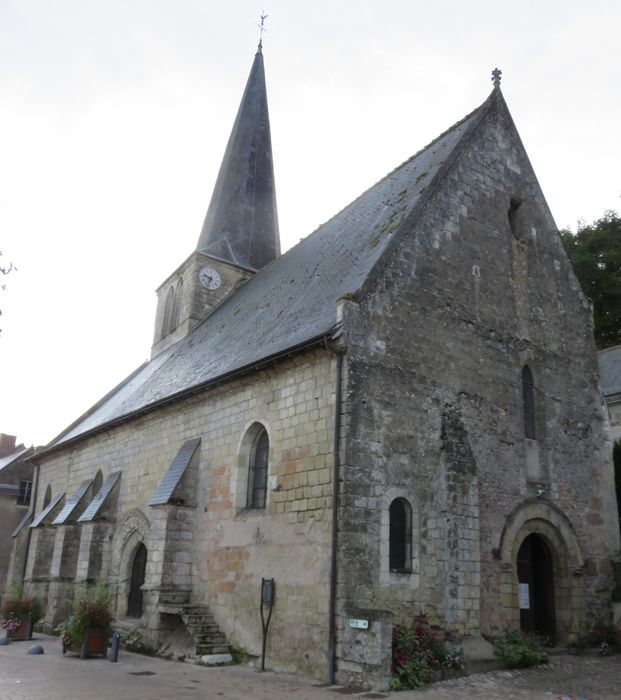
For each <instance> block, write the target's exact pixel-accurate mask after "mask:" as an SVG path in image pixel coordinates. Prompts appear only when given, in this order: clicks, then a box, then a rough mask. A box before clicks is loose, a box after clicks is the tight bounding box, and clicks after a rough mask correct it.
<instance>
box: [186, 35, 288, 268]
mask: <svg viewBox="0 0 621 700" xmlns="http://www.w3.org/2000/svg"><path fill="white" fill-rule="evenodd" d="M196 250H197V252H199V253H203V254H204V255H209V256H211V257H214V258H218V259H220V260H224V261H226V262H231V263H234V264H236V265H239V266H241V267H246V268H251V269H253V270H259V269H260V268H262V267H264V266H265V265H267V264H268V263H269V262H271V261H272V260H274V258H276V257H278V256H279V255H280V238H279V235H278V213H277V211H276V189H275V185H274V168H273V164H272V141H271V136H270V121H269V114H268V110H267V92H266V89H265V71H264V67H263V54H262V51H261V44H259V47H258V49H257V53H256V55H255V57H254V62H253V64H252V68H251V70H250V75H249V77H248V82H247V83H246V89H245V90H244V95H243V97H242V100H241V104H240V105H239V110H238V112H237V117H236V119H235V123H234V125H233V130H232V132H231V135H230V137H229V142H228V145H227V147H226V151H225V153H224V158H223V160H222V165H221V166H220V172H219V173H218V179H217V180H216V186H215V188H214V191H213V195H212V196H211V202H210V204H209V209H208V210H207V216H206V217H205V222H204V223H203V228H202V230H201V234H200V237H199V240H198V245H197V247H196Z"/></svg>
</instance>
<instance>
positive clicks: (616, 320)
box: [561, 211, 621, 350]
mask: <svg viewBox="0 0 621 700" xmlns="http://www.w3.org/2000/svg"><path fill="white" fill-rule="evenodd" d="M561 238H562V240H563V244H564V245H565V250H566V251H567V254H568V255H569V259H570V260H571V263H572V265H573V267H574V270H575V272H576V276H577V277H578V280H579V281H580V285H581V287H582V291H583V292H584V293H585V294H586V296H587V297H588V298H589V299H590V300H591V301H592V302H593V320H594V326H595V329H594V331H595V342H596V344H597V347H598V348H599V349H600V350H601V349H603V348H608V347H611V346H612V345H618V344H619V343H621V218H620V217H619V215H618V214H617V212H615V211H607V212H605V213H604V216H602V218H601V219H598V220H597V221H594V222H593V223H592V224H591V225H590V226H587V225H585V224H581V225H579V226H578V231H577V232H576V233H572V232H571V231H561Z"/></svg>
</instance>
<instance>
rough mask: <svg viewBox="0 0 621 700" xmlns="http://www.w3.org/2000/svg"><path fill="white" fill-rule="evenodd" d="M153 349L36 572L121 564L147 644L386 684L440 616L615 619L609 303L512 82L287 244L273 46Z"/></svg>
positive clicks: (489, 620) (173, 281)
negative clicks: (561, 224)
mask: <svg viewBox="0 0 621 700" xmlns="http://www.w3.org/2000/svg"><path fill="white" fill-rule="evenodd" d="M157 294H158V306H157V313H156V319H155V337H154V340H153V349H152V355H151V359H150V361H149V362H147V363H145V364H144V365H143V366H141V367H139V368H138V369H137V370H136V371H135V372H134V373H133V374H131V375H130V376H129V377H127V378H126V379H125V380H124V381H123V382H121V383H120V384H119V385H118V386H117V387H116V388H114V389H113V390H112V391H111V392H110V393H109V394H108V395H106V396H105V397H103V398H102V399H101V401H99V402H98V403H97V404H96V405H95V406H93V407H92V408H91V409H90V410H89V411H88V412H87V413H86V414H84V415H83V416H81V417H80V418H79V419H78V420H77V421H75V423H73V424H72V425H71V426H70V427H69V428H67V430H65V431H64V432H63V433H62V434H61V435H60V436H59V437H57V438H56V439H55V440H54V441H53V442H52V443H51V444H50V445H48V446H47V447H46V448H44V449H43V450H41V451H39V452H38V454H37V455H36V456H35V457H34V458H33V460H34V462H35V463H36V464H37V465H38V470H39V480H38V489H37V493H36V505H35V509H34V514H33V518H32V520H31V522H30V523H28V524H27V526H24V527H23V528H22V530H21V531H20V532H18V533H15V538H14V540H15V546H19V542H20V541H21V539H23V538H26V537H30V544H29V548H28V559H27V565H26V568H25V571H26V574H25V588H26V590H27V591H28V592H30V593H31V594H33V595H37V596H39V597H40V598H41V599H42V600H43V601H44V602H45V603H46V618H45V619H46V621H47V622H48V623H49V624H54V623H56V622H58V621H60V620H62V619H63V618H64V617H65V615H66V613H67V610H68V608H69V606H70V604H71V600H72V597H73V593H74V587H75V586H76V584H80V585H83V586H84V585H86V586H94V585H95V582H96V581H97V580H98V579H104V580H105V581H106V582H107V583H108V584H109V588H110V591H111V592H112V595H113V601H114V605H115V614H116V616H117V617H118V618H119V619H121V618H132V619H134V620H135V622H136V624H137V626H138V629H139V630H140V632H141V634H142V635H143V637H144V638H145V639H146V640H148V641H149V642H150V643H151V644H154V645H155V644H162V643H164V642H165V640H166V639H167V638H169V636H170V635H171V634H176V633H178V632H179V630H185V631H186V632H187V634H188V636H189V637H192V638H193V643H194V644H195V646H196V652H197V653H202V654H204V653H208V652H217V651H219V650H222V649H226V648H227V645H231V646H234V647H238V648H242V649H244V650H246V651H247V652H248V653H250V654H251V655H259V654H260V652H261V639H262V636H261V620H260V615H259V604H260V591H261V582H262V579H263V578H266V579H274V587H275V594H274V599H273V603H274V605H273V615H272V619H271V623H270V628H269V635H268V639H267V664H268V666H269V667H271V668H280V669H290V670H296V671H298V672H302V673H306V674H310V675H312V676H315V677H317V678H320V679H323V680H328V681H333V680H337V681H338V682H341V683H349V684H355V685H359V686H366V687H373V686H375V687H384V686H385V684H386V680H387V678H388V677H389V674H390V645H391V633H392V626H393V624H394V623H396V622H404V621H408V620H410V619H411V618H412V617H413V616H414V615H415V614H417V613H418V612H419V611H421V610H422V611H424V612H425V613H426V614H427V615H428V616H429V618H430V620H431V622H432V623H433V624H434V625H437V626H438V627H439V628H441V629H443V630H445V631H446V632H448V633H449V634H450V635H451V638H452V640H453V642H454V644H455V645H457V646H462V647H463V649H464V651H465V653H466V655H467V656H468V655H469V654H471V653H475V652H476V650H478V651H479V652H480V650H481V649H484V648H486V646H485V645H486V643H485V642H484V641H483V636H485V637H493V636H494V635H498V634H500V633H502V632H503V631H504V630H506V629H507V628H519V627H521V628H522V629H524V630H526V631H530V632H534V633H536V634H538V635H541V636H543V637H546V638H547V639H548V640H549V641H550V643H552V644H566V643H568V642H569V641H571V640H575V639H577V638H578V637H579V636H580V635H583V634H585V633H586V632H587V631H588V630H589V629H590V628H591V627H593V626H594V625H596V624H598V623H601V622H602V621H608V620H609V617H610V591H611V589H612V587H613V581H612V576H611V568H610V560H611V558H612V557H613V556H614V555H616V554H618V553H619V547H620V543H619V533H618V530H617V527H616V517H617V515H616V514H617V504H616V500H615V491H614V483H613V471H612V464H611V457H610V445H609V444H607V440H608V423H607V418H606V414H605V411H604V408H603V406H602V399H601V396H600V392H599V389H598V370H597V359H596V353H595V347H594V343H593V339H592V333H591V308H590V304H589V302H588V301H587V299H586V298H585V297H584V295H583V294H582V292H581V290H580V287H579V285H578V282H577V280H576V277H575V275H574V273H573V271H572V268H571V265H570V263H569V261H568V259H567V257H566V255H565V252H564V250H563V246H562V244H561V240H560V238H559V236H558V233H557V229H556V226H555V224H554V221H553V219H552V216H551V214H550V212H549V210H548V207H547V205H546V202H545V199H544V197H543V194H542V192H541V190H540V188H539V185H538V183H537V179H536V177H535V175H534V173H533V170H532V167H531V165H530V162H529V160H528V157H527V155H526V152H525V150H524V147H523V145H522V142H521V140H520V137H519V136H518V133H517V131H516V128H515V125H514V123H513V120H512V118H511V115H510V113H509V111H508V109H507V105H506V103H505V100H504V98H503V95H502V92H501V89H500V79H499V76H498V74H497V72H496V76H495V81H494V87H493V90H492V92H491V94H490V95H489V97H488V98H487V99H486V100H485V101H484V102H483V104H481V105H480V106H479V107H478V108H476V109H475V110H474V111H473V112H471V113H470V114H468V115H467V116H466V117H464V118H463V119H461V121H459V122H457V123H456V124H454V125H453V126H452V127H450V128H449V129H448V130H447V131H444V132H443V133H442V134H441V135H440V136H438V138H437V139H436V140H434V141H433V142H432V143H430V144H429V145H428V146H426V147H425V148H423V149H422V150H421V151H419V152H418V153H417V154H416V155H414V156H413V157H411V158H409V159H408V160H406V161H405V162H404V163H403V164H401V165H399V166H398V167H397V168H396V169H395V170H393V171H392V172H391V173H389V174H388V175H386V176H385V177H384V178H383V179H381V180H379V181H378V182H377V183H376V184H374V185H373V186H371V187H370V188H369V189H368V190H367V191H366V192H364V193H363V194H362V195H361V196H360V197H359V198H358V199H356V200H355V201H353V202H352V203H351V204H349V205H348V206H346V207H345V208H344V209H343V210H342V211H341V212H339V213H338V214H337V215H336V216H334V218H332V219H330V220H329V221H328V222H327V223H325V224H323V225H322V226H320V227H319V228H318V229H317V230H316V231H315V232H314V233H312V234H311V235H309V236H308V237H307V238H305V239H304V240H302V241H301V242H300V243H299V244H298V245H296V246H295V247H294V248H292V249H291V250H289V251H288V252H287V253H285V254H283V255H281V254H280V243H279V232H278V217H277V209H276V197H275V185H274V175H273V167H272V150H271V140H270V124H269V118H268V109H267V99H266V89H265V77H264V66H263V56H262V52H261V48H260V47H259V51H258V52H257V54H256V56H255V58H254V62H253V65H252V69H251V72H250V76H249V79H248V83H247V85H246V89H245V92H244V94H243V98H242V101H241V105H240V108H239V112H238V114H237V118H236V121H235V124H234V126H233V130H232V133H231V137H230V140H229V143H228V146H227V148H226V152H225V154H224V158H223V162H222V165H221V169H220V173H219V175H218V179H217V182H216V185H215V189H214V193H213V197H212V199H211V203H210V204H209V208H208V211H207V216H206V218H205V222H204V224H203V227H202V230H201V232H200V236H199V238H198V244H197V247H196V250H194V251H192V252H191V253H190V255H189V256H188V258H187V259H186V260H185V261H183V262H182V263H181V265H179V267H177V268H176V269H175V270H173V271H171V274H170V276H169V277H168V278H167V279H166V280H164V282H163V284H162V285H161V286H160V288H159V289H158V291H157Z"/></svg>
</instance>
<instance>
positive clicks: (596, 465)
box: [338, 106, 619, 684]
mask: <svg viewBox="0 0 621 700" xmlns="http://www.w3.org/2000/svg"><path fill="white" fill-rule="evenodd" d="M412 184H413V186H414V183H412ZM518 204H519V206H518ZM510 210H512V213H511V216H510V215H509V212H510ZM344 318H345V326H344V328H345V332H344V336H345V341H344V342H345V344H346V346H347V347H348V352H347V355H346V364H347V376H348V387H349V389H348V395H347V399H346V415H347V418H346V429H345V430H346V434H347V436H348V437H347V444H346V454H345V463H344V465H343V468H342V476H343V485H342V509H341V514H340V522H341V523H342V526H341V528H342V529H341V532H340V535H339V538H340V546H341V549H340V565H339V581H340V587H339V603H340V608H339V610H340V614H341V615H342V620H341V623H340V628H341V630H343V629H344V627H345V626H346V621H347V618H348V616H349V615H350V612H349V611H350V609H355V608H358V609H365V608H369V609H372V610H375V611H378V612H382V614H383V615H384V616H385V618H387V617H388V616H389V615H390V614H393V615H394V618H395V620H396V621H397V622H404V621H408V620H411V618H412V617H413V616H414V615H415V614H416V613H417V612H419V611H420V610H423V611H424V612H426V613H427V614H428V615H429V617H430V620H431V622H432V623H434V624H437V625H439V626H440V627H442V628H443V629H444V630H446V631H448V632H449V633H450V634H452V635H453V636H455V637H457V638H461V639H467V638H468V637H472V636H476V635H478V633H479V631H482V632H483V633H485V634H489V635H494V634H499V633H500V632H501V631H502V630H504V629H505V628H506V627H509V626H515V625H516V624H517V623H516V617H515V614H516V612H517V614H518V617H517V620H518V621H519V609H518V600H517V572H516V556H517V549H516V548H517V547H519V544H520V542H521V541H522V540H523V539H524V537H525V536H526V534H528V533H529V532H539V533H541V535H542V537H543V538H544V539H545V540H546V542H548V543H549V545H550V547H551V548H552V549H553V548H554V545H555V544H557V545H558V547H559V549H560V551H558V552H557V553H556V554H557V555H558V559H557V561H559V562H560V561H561V560H562V563H559V564H558V566H559V567H560V569H559V571H558V578H559V586H560V587H559V589H558V590H557V591H556V593H557V594H558V598H559V602H558V605H559V610H558V614H557V617H558V618H559V619H561V621H562V624H561V625H559V630H558V632H559V636H563V635H564V639H565V641H567V640H568V638H569V637H570V636H571V634H574V635H575V634H577V633H578V632H584V631H586V629H587V627H588V626H589V625H591V624H596V623H597V621H599V620H603V619H606V617H607V615H608V613H609V592H610V585H611V580H610V569H609V564H608V559H609V557H610V556H611V555H612V554H613V553H614V552H615V551H618V549H619V537H618V532H617V530H616V526H615V523H614V512H615V503H614V486H613V481H612V465H611V459H610V449H609V447H610V446H609V445H608V444H607V437H606V418H605V413H604V411H603V409H602V402H601V398H600V396H599V392H598V386H597V363H596V355H595V348H594V344H593V339H592V333H591V312H590V307H589V304H588V302H587V301H586V300H585V298H584V297H583V295H582V293H581V292H580V290H579V286H578V283H577V281H576V278H575V276H574V274H573V271H572V270H571V267H570V264H569V262H568V260H567V257H566V255H565V252H564V250H563V247H562V244H561V241H560V238H559V236H558V234H557V232H556V228H555V225H554V222H553V221H552V218H551V216H550V214H549V212H548V209H547V206H546V203H545V201H544V199H543V196H542V195H541V192H540V190H539V187H538V184H537V181H536V179H535V176H534V175H533V173H532V169H531V166H530V164H529V162H528V160H527V157H526V155H525V153H524V151H523V148H522V145H521V143H520V141H519V137H518V136H517V133H516V132H515V130H514V127H513V124H512V122H511V118H510V116H509V115H508V112H506V110H505V109H504V108H503V107H501V106H499V107H497V108H496V109H494V110H492V111H491V113H490V114H488V115H487V117H486V121H485V123H483V124H481V125H480V127H479V128H478V130H477V132H476V135H475V136H474V137H473V138H471V140H470V142H469V143H467V144H466V145H465V147H464V148H463V150H462V151H461V152H460V153H458V154H457V156H456V161H455V162H453V163H452V167H451V169H450V171H449V172H448V173H447V176H446V177H445V178H444V180H443V181H442V183H441V184H440V186H439V187H438V188H437V190H434V192H433V194H432V195H431V197H430V198H429V200H428V201H427V202H426V203H425V204H424V206H423V207H422V208H421V210H420V211H419V212H417V213H415V214H414V215H413V216H412V217H410V219H409V220H406V221H405V222H404V223H403V224H402V230H401V231H400V238H399V243H398V244H397V245H396V246H395V247H394V249H393V251H392V255H391V256H389V257H388V259H387V263H386V264H385V265H384V266H382V267H381V268H378V270H376V273H375V277H374V279H373V280H372V281H371V283H370V284H369V285H368V287H367V289H366V290H365V292H364V293H363V295H362V297H361V298H359V299H358V301H344ZM525 364H528V366H529V367H530V369H531V371H532V374H533V376H534V383H535V402H536V428H537V439H536V440H526V439H525V437H524V424H523V414H522V409H523V402H522V384H521V371H522V367H523V366H524V365H525ZM395 498H404V499H406V500H407V501H408V502H409V503H410V505H411V508H412V532H413V535H414V537H416V538H417V541H415V542H414V543H413V544H414V546H413V548H412V554H411V572H410V573H395V572H391V571H389V570H388V557H387V556H386V551H387V544H386V537H387V527H386V521H387V509H388V508H389V506H390V503H391V502H392V500H393V499H395ZM533 499H534V500H535V501H544V502H545V503H546V504H548V505H549V508H548V510H547V511H546V514H547V516H548V520H545V521H541V523H542V524H541V525H540V527H538V526H537V524H536V523H537V522H540V521H537V520H536V519H535V516H533V515H532V514H531V515H528V508H529V505H528V504H529V503H531V502H532V500H533ZM520 508H521V509H522V510H520V511H519V512H520V513H523V512H526V513H527V515H526V517H525V518H524V520H523V526H524V527H523V529H522V530H521V531H520V532H519V533H518V534H516V539H515V541H513V544H512V546H511V547H510V548H509V549H510V551H508V550H507V551H506V553H505V555H504V558H503V552H505V550H504V549H503V544H502V542H501V539H502V533H503V531H504V529H505V527H506V526H507V522H508V519H509V516H510V515H511V514H514V513H515V512H516V509H518V510H519V509H520ZM552 512H554V513H558V517H556V516H555V517H556V519H555V520H554V522H552V521H551V519H552V515H550V513H552ZM515 517H516V518H518V519H519V518H521V517H522V516H521V515H519V516H518V515H516V516H515ZM563 528H564V529H563ZM563 533H565V535H566V537H563ZM568 533H571V539H570V541H568V539H569V537H570V535H569V534H568ZM557 535H558V537H557ZM575 547H578V548H579V552H575V551H573V549H575ZM582 560H584V563H585V564H584V567H583V568H580V565H579V564H576V566H575V567H573V568H572V564H574V563H576V562H581V561H582ZM503 595H504V596H505V598H504V605H503V603H502V601H503ZM563 618H565V619H563ZM371 627H372V625H371ZM368 639H369V641H368V643H369V645H370V646H372V647H373V648H376V647H377V640H375V639H373V638H372V635H371V634H369V638H368ZM359 644H362V642H361V641H360V640H359ZM360 654H361V652H360V650H359V651H358V656H359V657H360ZM339 658H340V661H339V669H340V671H339V676H338V677H339V679H340V680H341V681H342V682H352V683H356V682H358V684H360V683H363V682H367V683H368V682H377V679H378V675H377V674H378V673H381V670H378V668H376V669H373V667H372V665H371V666H365V664H364V663H362V662H360V661H359V660H357V659H354V658H352V654H351V650H350V649H348V648H347V645H346V644H344V643H341V644H340V645H339ZM374 673H375V674H376V675H375V676H374V675H373V674H374Z"/></svg>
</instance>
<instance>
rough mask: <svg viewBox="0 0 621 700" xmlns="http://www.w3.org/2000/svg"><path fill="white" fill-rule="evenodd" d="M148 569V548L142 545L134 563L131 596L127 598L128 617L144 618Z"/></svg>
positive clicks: (135, 555) (138, 549)
mask: <svg viewBox="0 0 621 700" xmlns="http://www.w3.org/2000/svg"><path fill="white" fill-rule="evenodd" d="M146 568H147V548H146V547H145V546H144V545H143V544H142V543H141V544H139V545H138V548H137V549H136V553H135V554H134V561H133V563H132V572H131V581H130V586H129V596H128V598H127V617H142V588H141V586H142V584H143V583H144V576H145V571H146Z"/></svg>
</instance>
